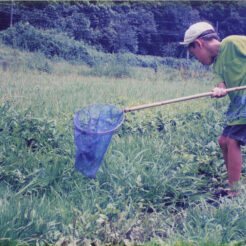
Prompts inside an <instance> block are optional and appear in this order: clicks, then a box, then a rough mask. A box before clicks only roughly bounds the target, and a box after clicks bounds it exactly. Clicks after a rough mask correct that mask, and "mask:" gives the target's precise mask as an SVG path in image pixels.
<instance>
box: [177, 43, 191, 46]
mask: <svg viewBox="0 0 246 246" xmlns="http://www.w3.org/2000/svg"><path fill="white" fill-rule="evenodd" d="M179 44H182V45H186V46H188V45H189V44H190V42H179Z"/></svg>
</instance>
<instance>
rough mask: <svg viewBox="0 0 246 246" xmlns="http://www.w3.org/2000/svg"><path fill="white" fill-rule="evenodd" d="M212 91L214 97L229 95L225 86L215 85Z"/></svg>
mask: <svg viewBox="0 0 246 246" xmlns="http://www.w3.org/2000/svg"><path fill="white" fill-rule="evenodd" d="M211 92H212V95H211V97H212V98H214V97H217V98H220V97H224V96H226V95H227V92H226V89H225V88H219V87H215V88H214V89H213V90H212V91H211Z"/></svg>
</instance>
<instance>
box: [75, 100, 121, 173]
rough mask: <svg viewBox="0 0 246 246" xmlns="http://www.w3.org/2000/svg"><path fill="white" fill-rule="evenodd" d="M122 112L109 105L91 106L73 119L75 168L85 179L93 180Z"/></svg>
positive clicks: (79, 112)
mask: <svg viewBox="0 0 246 246" xmlns="http://www.w3.org/2000/svg"><path fill="white" fill-rule="evenodd" d="M123 118H124V112H123V111H122V110H120V109H118V108H116V107H115V106H113V105H110V104H93V105H90V106H88V107H85V108H82V109H81V110H79V111H78V112H77V113H76V115H75V117H74V140H75V144H76V147H77V151H76V156H75V168H76V169H77V170H78V171H79V172H81V173H82V174H84V175H85V176H86V177H89V178H95V177H96V173H97V170H98V168H99V167H100V165H101V163H102V160H103V156H104V154H105V153H106V151H107V148H108V146H109V144H110V141H111V138H112V136H113V134H114V132H115V130H116V129H117V128H118V127H119V126H120V125H121V123H122V122H123Z"/></svg>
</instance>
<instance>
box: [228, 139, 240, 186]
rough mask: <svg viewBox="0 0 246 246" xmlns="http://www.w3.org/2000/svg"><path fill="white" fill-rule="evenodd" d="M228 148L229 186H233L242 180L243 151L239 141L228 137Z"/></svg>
mask: <svg viewBox="0 0 246 246" xmlns="http://www.w3.org/2000/svg"><path fill="white" fill-rule="evenodd" d="M227 148H228V157H227V158H228V162H227V165H228V178H229V186H230V187H233V185H234V184H237V183H238V181H239V180H240V174H241V169H242V153H241V148H240V145H239V143H238V141H236V140H234V139H231V138H227Z"/></svg>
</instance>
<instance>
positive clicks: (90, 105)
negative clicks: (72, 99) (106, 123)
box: [74, 103, 125, 135]
mask: <svg viewBox="0 0 246 246" xmlns="http://www.w3.org/2000/svg"><path fill="white" fill-rule="evenodd" d="M94 105H109V106H113V107H115V108H117V107H116V106H115V105H113V104H109V103H94V104H89V105H87V106H85V107H82V108H80V109H79V110H78V111H77V112H76V114H75V117H74V125H75V127H76V128H77V129H78V130H80V131H81V132H84V133H87V134H95V135H96V134H107V133H110V132H113V131H116V130H117V129H118V128H119V127H120V126H121V125H122V124H123V121H124V119H125V111H124V110H122V109H119V108H117V109H119V110H121V111H122V120H121V122H120V123H119V124H118V125H117V126H116V127H114V128H113V129H110V130H108V131H103V132H92V131H87V130H84V129H82V128H81V127H80V126H79V125H78V124H77V123H76V117H77V115H78V113H79V112H80V111H81V110H84V109H86V108H89V107H92V106H94Z"/></svg>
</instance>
